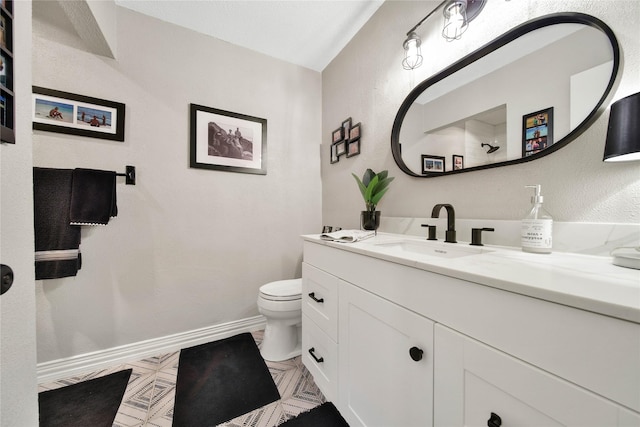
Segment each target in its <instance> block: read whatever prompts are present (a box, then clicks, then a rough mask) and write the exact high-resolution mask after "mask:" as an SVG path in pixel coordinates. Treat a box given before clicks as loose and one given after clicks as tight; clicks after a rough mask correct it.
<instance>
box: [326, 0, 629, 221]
mask: <svg viewBox="0 0 640 427" xmlns="http://www.w3.org/2000/svg"><path fill="white" fill-rule="evenodd" d="M438 3H439V2H436V1H428V2H426V1H419V2H414V1H387V2H386V3H385V4H384V5H383V6H382V7H381V8H380V9H379V10H378V12H377V13H376V14H375V15H374V16H373V17H372V19H371V20H369V22H368V23H367V24H366V25H365V27H364V28H363V29H362V30H361V31H360V32H359V33H358V34H357V36H356V37H355V38H354V39H353V40H352V41H351V43H350V44H349V45H348V46H347V47H346V48H345V49H344V50H343V51H342V52H341V53H340V55H339V56H338V57H337V58H336V59H335V60H334V61H333V62H332V63H331V64H330V65H329V66H328V67H327V68H326V69H325V70H324V72H323V75H322V82H323V88H322V90H323V105H322V109H323V118H322V123H323V126H322V143H323V148H322V181H323V222H324V223H325V224H331V225H339V226H342V227H358V218H359V211H361V210H362V209H363V207H364V204H363V202H362V199H361V196H360V193H359V191H358V188H357V186H356V184H355V182H354V180H353V178H352V177H351V172H355V173H356V174H358V175H361V174H362V173H363V172H364V170H365V169H366V168H368V167H370V168H373V169H374V170H376V171H378V170H381V169H388V170H389V172H390V175H391V176H395V177H396V180H395V181H394V182H393V183H392V188H391V189H390V191H389V192H388V193H387V195H386V196H385V198H384V199H383V200H382V202H381V203H380V205H379V208H380V210H381V211H382V212H383V215H390V216H403V217H425V216H428V214H429V212H431V208H432V207H433V205H434V204H436V203H443V202H447V203H452V204H453V205H454V206H455V208H456V212H457V215H458V217H460V218H469V219H513V220H517V219H521V218H522V217H523V216H524V215H525V213H526V212H527V210H528V208H529V199H530V197H529V196H530V194H529V190H525V189H524V188H523V186H524V185H527V184H542V187H543V193H544V195H545V204H546V206H547V208H548V210H549V211H550V212H551V213H552V214H553V215H554V218H555V219H556V220H558V221H572V222H621V223H639V222H640V173H639V167H638V163H625V164H605V163H603V162H602V154H603V150H604V140H605V136H606V126H607V120H608V109H607V110H606V111H605V112H604V113H603V114H602V115H601V116H600V117H599V118H598V120H596V122H595V123H594V124H593V125H592V126H591V128H589V129H588V130H587V131H586V132H585V133H583V134H582V135H581V136H580V137H579V138H578V139H577V140H575V141H573V142H572V143H571V144H569V145H568V146H566V147H564V148H562V149H561V150H559V151H558V152H556V153H554V154H553V155H550V156H546V157H544V158H542V159H539V160H536V161H533V162H528V163H525V164H521V165H513V166H507V167H502V168H496V169H488V170H483V171H477V172H471V173H466V174H460V175H456V176H443V177H437V178H433V179H423V178H413V177H409V176H406V175H404V174H403V173H402V172H401V171H400V170H399V169H398V167H397V166H396V164H395V163H394V161H393V157H392V156H391V151H390V137H391V127H392V125H393V121H394V118H395V115H396V112H397V110H398V108H399V106H400V104H401V103H402V101H403V100H404V98H405V97H406V95H407V94H408V93H409V92H410V91H411V89H412V88H413V87H415V86H416V85H417V84H418V83H419V82H421V81H422V80H424V79H426V78H428V77H429V76H431V75H433V74H435V73H437V72H438V71H440V70H442V69H444V68H446V67H447V66H448V65H449V64H451V63H453V62H455V61H456V60H458V59H460V58H461V57H463V56H465V55H466V54H468V53H470V52H472V51H474V50H476V49H477V48H479V47H481V46H483V45H485V44H486V43H488V42H490V41H491V40H492V39H494V38H495V37H497V36H499V35H500V34H503V33H504V32H506V31H508V30H509V29H511V28H513V27H514V26H516V25H518V24H520V23H523V22H526V21H528V20H529V19H532V18H535V17H539V16H543V15H546V14H549V13H554V12H561V11H575V12H583V13H587V14H590V15H593V16H595V17H597V18H600V19H602V20H603V21H604V22H605V23H606V24H608V25H609V26H610V27H611V28H612V29H613V31H614V32H615V35H616V37H617V38H618V41H619V43H620V45H621V50H622V64H621V78H620V80H619V85H618V87H617V90H615V92H614V93H613V96H611V97H610V98H611V100H612V101H613V100H616V99H619V98H622V97H624V96H626V95H629V94H632V93H635V92H637V91H638V90H640V27H639V26H638V17H639V16H640V3H639V2H637V1H619V0H610V1H604V0H601V1H586V0H585V1H563V2H555V1H540V0H523V1H501V0H492V1H489V2H487V4H486V6H485V8H484V10H483V11H482V13H481V14H480V15H479V16H478V17H477V18H476V19H475V20H474V21H473V22H472V23H471V25H470V27H469V29H468V30H467V32H466V33H465V34H464V35H463V37H462V39H461V40H460V41H455V42H451V43H447V42H446V41H445V40H444V39H443V38H442V37H441V36H440V31H441V26H442V18H441V16H442V15H441V13H440V12H438V13H436V14H435V15H433V16H432V17H430V18H429V20H427V21H426V22H425V23H424V24H422V26H421V27H420V28H419V29H418V31H417V32H418V34H419V35H420V36H421V37H422V41H423V44H422V53H423V56H424V57H425V59H424V63H423V65H422V67H421V68H418V69H417V70H414V71H405V70H403V69H402V66H401V61H402V56H403V50H402V42H403V41H404V38H405V37H406V36H405V33H406V32H407V30H409V29H410V28H411V27H412V26H413V25H415V24H416V23H417V22H418V21H419V20H420V19H422V18H423V17H424V16H425V15H426V14H427V13H428V12H429V11H431V10H432V9H433V8H434V7H435V6H436V5H437V4H438ZM550 65H552V64H550ZM451 108H455V106H451ZM347 117H352V118H353V120H354V122H362V134H363V137H362V140H361V154H360V155H359V156H355V157H350V158H348V159H347V158H345V157H342V158H341V159H340V161H339V162H338V163H335V164H330V163H329V144H330V140H331V138H330V135H331V131H332V130H334V129H335V128H337V127H338V126H339V125H340V123H341V121H342V120H344V119H345V118H347Z"/></svg>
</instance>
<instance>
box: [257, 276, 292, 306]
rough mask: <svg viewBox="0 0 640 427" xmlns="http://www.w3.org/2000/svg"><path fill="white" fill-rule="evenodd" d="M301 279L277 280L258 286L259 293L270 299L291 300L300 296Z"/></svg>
mask: <svg viewBox="0 0 640 427" xmlns="http://www.w3.org/2000/svg"><path fill="white" fill-rule="evenodd" d="M301 293H302V279H291V280H278V281H277V282H271V283H267V284H266V285H262V286H261V287H260V295H262V297H263V298H265V299H268V300H272V301H291V300H296V299H300V298H301Z"/></svg>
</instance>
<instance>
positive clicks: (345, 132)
mask: <svg viewBox="0 0 640 427" xmlns="http://www.w3.org/2000/svg"><path fill="white" fill-rule="evenodd" d="M350 130H351V117H349V118H348V119H345V120H343V121H342V136H343V137H344V139H348V137H349V131H350Z"/></svg>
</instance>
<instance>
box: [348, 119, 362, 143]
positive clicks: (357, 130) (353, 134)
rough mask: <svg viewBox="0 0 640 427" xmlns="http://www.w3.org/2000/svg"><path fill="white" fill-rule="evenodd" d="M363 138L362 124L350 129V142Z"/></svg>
mask: <svg viewBox="0 0 640 427" xmlns="http://www.w3.org/2000/svg"><path fill="white" fill-rule="evenodd" d="M361 136H362V126H361V124H360V122H358V123H356V124H355V125H353V127H352V128H351V129H349V142H353V141H357V140H359V139H360V137H361Z"/></svg>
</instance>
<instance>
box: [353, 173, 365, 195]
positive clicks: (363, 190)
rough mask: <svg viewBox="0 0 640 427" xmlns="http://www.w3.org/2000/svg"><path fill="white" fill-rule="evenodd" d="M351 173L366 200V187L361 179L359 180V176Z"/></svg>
mask: <svg viewBox="0 0 640 427" xmlns="http://www.w3.org/2000/svg"><path fill="white" fill-rule="evenodd" d="M351 175H353V177H354V178H355V179H356V182H357V183H358V188H360V193H362V197H363V198H365V201H366V196H365V195H364V194H365V192H366V191H367V187H366V186H365V185H364V184H363V183H362V181H360V178H358V177H357V176H356V174H355V173H352V174H351Z"/></svg>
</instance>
